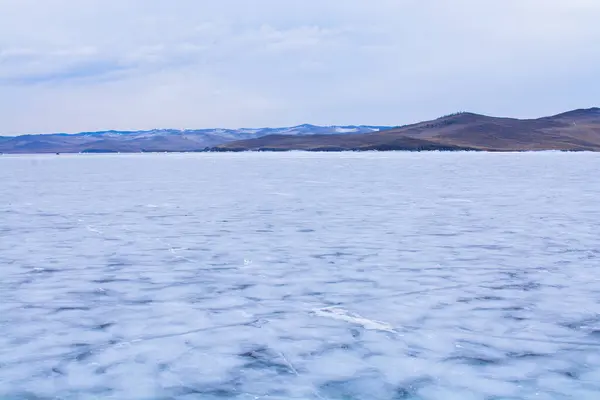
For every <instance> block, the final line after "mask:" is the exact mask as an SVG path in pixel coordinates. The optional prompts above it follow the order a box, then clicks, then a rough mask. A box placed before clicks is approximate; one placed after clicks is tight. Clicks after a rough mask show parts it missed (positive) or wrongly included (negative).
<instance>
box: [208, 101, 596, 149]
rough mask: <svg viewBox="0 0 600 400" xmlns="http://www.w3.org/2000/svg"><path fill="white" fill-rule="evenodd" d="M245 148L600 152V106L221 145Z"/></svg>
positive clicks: (474, 116) (457, 117)
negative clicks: (528, 116)
mask: <svg viewBox="0 0 600 400" xmlns="http://www.w3.org/2000/svg"><path fill="white" fill-rule="evenodd" d="M214 150H215V151H242V150H486V151H527V150H571V151H581V150H588V151H600V108H591V109H581V110H574V111H569V112H566V113H563V114H558V115H554V116H551V117H543V118H538V119H515V118H498V117H489V116H485V115H478V114H473V113H458V114H453V115H449V116H445V117H441V118H438V119H436V120H433V121H425V122H419V123H416V124H411V125H406V126H402V127H398V128H394V129H390V130H384V131H380V132H372V133H365V134H362V135H336V136H327V137H324V136H320V135H316V136H311V137H306V136H299V137H298V136H297V137H294V138H290V137H284V136H279V135H269V136H264V137H261V138H259V139H253V140H244V141H236V142H231V143H226V144H223V145H220V146H217V147H216V148H215V149H214Z"/></svg>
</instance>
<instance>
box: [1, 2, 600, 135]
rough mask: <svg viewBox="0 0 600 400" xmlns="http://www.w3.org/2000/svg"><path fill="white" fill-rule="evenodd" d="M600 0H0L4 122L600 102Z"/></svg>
mask: <svg viewBox="0 0 600 400" xmlns="http://www.w3.org/2000/svg"><path fill="white" fill-rule="evenodd" d="M598 21H600V1H599V0H568V1H567V0H452V1H447V0H0V135H5V136H10V135H17V134H25V133H51V132H69V133H71V132H80V131H95V130H108V129H117V130H138V129H152V128H177V129H192V128H214V127H222V128H239V127H265V126H272V127H274V126H291V125H298V124H302V123H312V124H319V125H334V124H336V125H349V124H371V125H401V124H405V123H410V122H416V121H420V120H425V119H432V118H435V117H438V116H440V115H444V114H448V113H452V112H456V111H471V112H477V113H483V114H487V115H497V116H500V115H502V116H512V117H522V118H528V117H539V116H544V115H551V114H556V113H559V112H562V111H567V110H571V109H575V108H587V107H593V106H598V105H600V45H599V43H600V23H598Z"/></svg>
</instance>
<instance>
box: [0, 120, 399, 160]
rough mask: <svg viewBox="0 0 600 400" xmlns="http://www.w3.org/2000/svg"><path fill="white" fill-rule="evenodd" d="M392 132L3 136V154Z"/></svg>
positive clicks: (309, 128) (193, 147) (327, 129)
mask: <svg viewBox="0 0 600 400" xmlns="http://www.w3.org/2000/svg"><path fill="white" fill-rule="evenodd" d="M381 129H389V127H382V126H362V125H359V126H355V125H352V126H316V125H309V124H304V125H298V126H292V127H284V128H258V129H248V128H242V129H196V130H192V129H185V130H177V129H155V130H149V131H100V132H81V133H77V134H65V133H54V134H40V135H21V136H16V137H9V136H0V153H7V154H10V153H12V154H19V153H115V152H122V153H133V152H162V151H203V150H205V149H207V148H210V147H214V146H217V145H219V144H223V143H227V142H231V141H236V140H243V139H253V138H260V137H262V136H265V135H273V134H277V135H285V136H295V135H302V136H310V135H340V134H345V135H351V134H363V133H371V132H376V131H379V130H381Z"/></svg>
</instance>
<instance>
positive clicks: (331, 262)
mask: <svg viewBox="0 0 600 400" xmlns="http://www.w3.org/2000/svg"><path fill="white" fill-rule="evenodd" d="M599 172H600V155H596V154H589V153H579V154H573V153H571V154H566V153H536V154H480V153H342V154H314V153H313V154H311V153H282V154H268V153H255V154H154V155H61V156H6V155H5V156H1V157H0V182H1V183H2V190H0V333H1V334H0V398H2V399H4V398H6V399H91V398H112V399H118V400H129V399H144V400H151V399H263V398H264V399H360V400H362V399H427V400H429V399H441V400H454V399H456V400H470V399H482V400H483V399H485V400H504V399H506V400H508V399H578V400H584V399H594V400H596V399H598V398H600V302H599V300H600V181H599V178H598V173H599ZM3 396H4V397H3Z"/></svg>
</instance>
